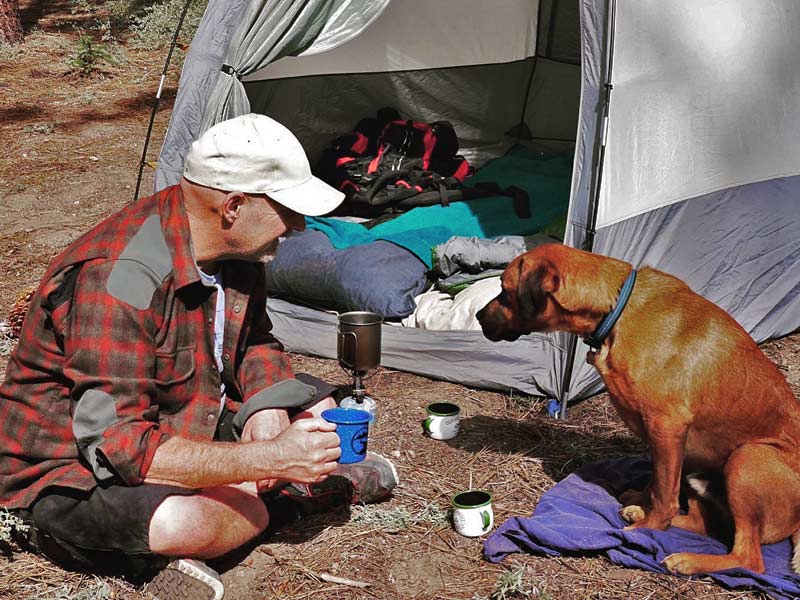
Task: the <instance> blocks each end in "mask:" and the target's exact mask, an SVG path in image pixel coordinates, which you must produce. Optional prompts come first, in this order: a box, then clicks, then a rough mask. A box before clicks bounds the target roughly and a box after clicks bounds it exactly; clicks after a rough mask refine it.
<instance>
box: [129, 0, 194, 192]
mask: <svg viewBox="0 0 800 600" xmlns="http://www.w3.org/2000/svg"><path fill="white" fill-rule="evenodd" d="M191 3H192V0H186V4H184V6H183V10H182V11H181V16H180V18H179V19H178V26H177V27H175V33H174V34H173V35H172V43H171V44H170V46H169V52H167V60H165V61H164V69H163V70H162V71H161V80H160V81H159V82H158V92H156V97H155V99H154V100H153V110H152V111H151V112H150V124H149V125H148V126H147V134H146V135H145V138H144V148H142V158H141V159H140V160H139V175H138V176H137V177H136V189H135V190H134V192H133V200H132V201H133V202H136V201H137V200H138V199H139V188H140V187H141V185H142V172H143V171H144V166H145V165H146V164H147V147H148V146H149V145H150V135H151V134H152V133H153V123H154V122H155V120H156V113H157V112H158V105H159V103H160V101H161V92H163V91H164V82H165V81H166V79H167V70H168V69H169V63H170V61H171V60H172V53H173V52H174V51H175V46H177V44H178V35H179V34H180V31H181V27H183V20H184V19H185V18H186V13H187V12H189V5H190V4H191Z"/></svg>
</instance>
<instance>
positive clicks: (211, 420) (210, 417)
mask: <svg viewBox="0 0 800 600" xmlns="http://www.w3.org/2000/svg"><path fill="white" fill-rule="evenodd" d="M214 419H216V417H215V416H214V413H209V415H208V422H209V423H213V422H214Z"/></svg>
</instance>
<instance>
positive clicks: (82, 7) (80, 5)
mask: <svg viewBox="0 0 800 600" xmlns="http://www.w3.org/2000/svg"><path fill="white" fill-rule="evenodd" d="M70 12H71V13H72V14H73V15H76V14H78V13H84V14H85V13H90V12H92V4H91V2H89V0H72V8H70Z"/></svg>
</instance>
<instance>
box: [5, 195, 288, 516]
mask: <svg viewBox="0 0 800 600" xmlns="http://www.w3.org/2000/svg"><path fill="white" fill-rule="evenodd" d="M222 274H223V285H224V288H225V332H224V345H223V351H222V352H223V371H222V373H220V371H219V369H218V367H217V364H216V362H215V359H214V350H213V323H214V313H215V301H216V291H215V290H214V288H213V287H208V286H206V285H204V284H203V283H202V281H201V279H200V274H199V272H198V269H197V265H196V263H195V261H194V258H193V255H192V248H191V241H190V232H189V222H188V220H187V216H186V212H185V209H184V206H183V200H182V196H181V191H180V188H179V187H178V186H175V187H171V188H168V189H165V190H163V191H161V192H160V193H158V194H156V195H154V196H151V197H149V198H144V199H141V200H139V201H137V202H136V203H134V204H132V205H130V206H129V207H127V208H125V209H124V210H122V211H120V212H119V213H117V214H115V215H113V216H111V217H110V218H108V219H106V220H105V221H103V222H102V223H100V224H99V225H98V226H96V227H95V228H94V229H92V230H91V231H89V232H88V233H87V234H85V235H84V236H82V237H81V238H80V239H78V240H77V241H75V242H74V243H73V244H71V245H70V246H69V247H68V248H67V249H66V250H65V251H64V252H63V253H62V254H61V255H60V256H59V257H58V258H56V260H55V261H54V262H53V263H52V264H51V265H50V267H49V269H48V270H47V273H46V274H45V276H44V278H43V279H42V283H41V284H40V286H39V289H38V290H37V292H36V294H35V296H34V297H33V301H32V302H31V307H30V309H29V311H28V314H27V316H26V318H25V324H24V326H23V329H22V333H21V335H20V340H19V344H18V345H17V348H16V350H15V351H14V353H13V354H12V356H11V358H10V360H9V363H8V368H7V371H6V380H5V382H4V383H3V384H2V386H0V504H2V505H4V506H6V507H9V508H19V507H27V506H30V505H31V504H32V503H33V502H34V501H35V500H36V498H37V496H38V495H39V494H40V493H41V492H42V491H43V490H44V489H45V488H47V487H49V486H64V487H69V488H78V489H83V490H88V489H91V488H93V487H94V486H96V485H97V484H98V482H99V481H106V480H107V481H111V482H115V483H118V484H121V485H137V484H140V483H142V482H143V480H144V477H145V475H146V474H147V470H148V468H149V467H150V464H151V462H152V460H153V455H154V454H155V451H156V449H157V448H158V446H159V445H160V444H162V443H163V442H164V441H166V440H167V439H168V438H170V437H171V436H175V435H178V436H181V437H185V438H188V439H194V440H207V441H210V440H212V439H213V437H214V433H215V430H216V427H217V421H218V419H219V412H220V377H222V381H224V383H225V390H226V395H227V396H228V398H227V400H226V406H227V408H228V409H230V410H232V411H237V410H238V409H239V408H241V406H242V404H241V402H247V401H248V400H249V399H251V398H252V397H253V396H254V395H255V394H258V393H259V392H260V391H262V390H264V389H266V388H268V387H269V386H271V385H273V384H274V383H276V382H278V381H280V380H283V379H287V378H291V377H293V375H292V371H291V368H290V366H289V362H288V360H287V358H286V357H285V355H284V354H283V353H282V352H281V347H280V344H279V343H278V342H277V341H276V340H275V339H274V338H273V337H272V336H271V335H270V334H269V330H270V328H271V324H270V322H269V319H268V318H267V314H266V293H265V288H264V269H263V265H261V264H257V263H247V262H244V261H226V262H224V263H222Z"/></svg>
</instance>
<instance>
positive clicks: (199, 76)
mask: <svg viewBox="0 0 800 600" xmlns="http://www.w3.org/2000/svg"><path fill="white" fill-rule="evenodd" d="M249 4H250V2H249V0H230V1H229V2H209V4H208V6H207V7H206V11H205V13H204V14H203V19H202V21H201V22H200V26H199V27H198V28H197V32H196V33H195V36H194V40H193V41H192V45H191V46H190V47H189V52H188V54H187V55H186V60H185V62H184V65H183V71H182V72H181V78H180V81H179V83H178V95H177V97H176V98H175V106H174V107H173V109H172V116H171V117H170V121H169V126H168V128H167V133H166V136H165V137H164V143H163V145H162V147H161V154H160V155H159V157H158V168H157V170H156V177H155V185H154V190H155V191H157V190H160V189H163V188H165V187H167V186H170V185H174V184H176V183H178V181H179V180H180V178H181V175H182V174H183V159H184V157H185V156H186V153H187V152H188V151H189V146H190V145H191V143H192V142H193V141H194V140H195V139H197V137H199V135H200V133H201V129H200V123H201V120H202V117H203V112H204V111H205V108H206V105H207V104H208V101H209V96H210V95H211V90H212V89H213V88H214V85H215V83H216V81H217V78H218V76H219V74H220V71H219V70H220V67H221V66H222V62H223V59H224V58H225V53H226V52H227V51H228V46H229V42H230V39H231V36H232V35H233V33H234V31H235V30H236V28H237V27H238V26H239V25H241V22H242V15H243V14H244V12H245V11H246V10H247V7H248V5H249Z"/></svg>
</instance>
